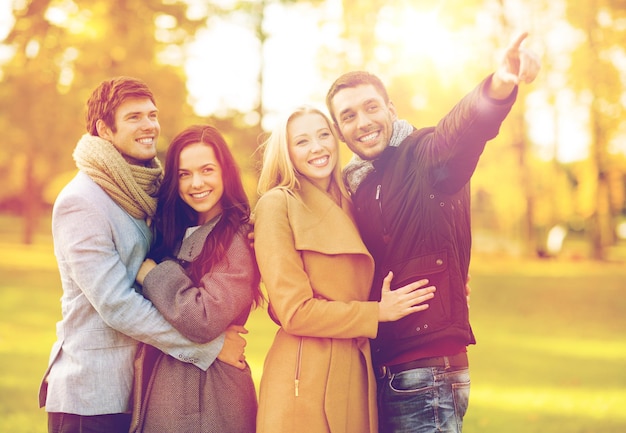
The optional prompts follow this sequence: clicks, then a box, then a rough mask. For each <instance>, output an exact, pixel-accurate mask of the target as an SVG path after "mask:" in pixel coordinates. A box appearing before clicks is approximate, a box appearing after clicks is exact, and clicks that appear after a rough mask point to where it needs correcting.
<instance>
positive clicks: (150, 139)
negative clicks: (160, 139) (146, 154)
mask: <svg viewBox="0 0 626 433" xmlns="http://www.w3.org/2000/svg"><path fill="white" fill-rule="evenodd" d="M137 141H138V142H140V143H141V144H151V143H152V142H153V141H154V139H153V138H140V139H138V140H137Z"/></svg>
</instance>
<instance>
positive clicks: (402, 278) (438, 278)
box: [381, 250, 451, 339]
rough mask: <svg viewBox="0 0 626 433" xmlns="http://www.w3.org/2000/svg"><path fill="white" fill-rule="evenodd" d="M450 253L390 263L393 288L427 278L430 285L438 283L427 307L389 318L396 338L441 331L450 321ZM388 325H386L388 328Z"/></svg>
mask: <svg viewBox="0 0 626 433" xmlns="http://www.w3.org/2000/svg"><path fill="white" fill-rule="evenodd" d="M447 269H448V254H447V252H446V251H445V250H442V251H438V252H436V253H433V254H427V255H423V256H418V257H412V258H410V259H408V260H405V261H402V262H400V263H397V264H394V265H392V266H391V270H392V271H393V274H394V278H393V281H392V286H391V290H395V289H398V288H400V287H402V286H405V285H407V284H409V283H412V282H414V281H419V280H422V279H427V280H428V286H435V287H436V288H437V291H436V292H435V296H434V297H433V298H432V299H430V300H429V301H427V302H426V303H427V304H428V308H427V309H426V310H424V311H419V312H417V313H413V314H410V315H409V316H406V317H403V318H402V319H400V320H398V321H396V322H390V323H388V324H381V325H388V327H389V328H390V329H389V330H386V331H385V333H387V332H390V333H391V335H389V336H390V337H392V338H393V339H402V338H412V337H415V336H423V335H427V334H431V333H433V332H436V331H440V330H441V329H443V328H445V327H446V326H448V325H449V324H450V311H451V308H450V278H449V275H448V272H447ZM385 327H387V326H384V327H383V328H385Z"/></svg>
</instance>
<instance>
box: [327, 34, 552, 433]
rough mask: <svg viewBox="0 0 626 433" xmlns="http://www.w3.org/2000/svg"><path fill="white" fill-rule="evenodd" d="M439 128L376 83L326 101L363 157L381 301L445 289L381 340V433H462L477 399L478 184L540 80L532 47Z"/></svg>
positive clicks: (359, 180) (376, 345)
mask: <svg viewBox="0 0 626 433" xmlns="http://www.w3.org/2000/svg"><path fill="white" fill-rule="evenodd" d="M526 36H527V34H526V33H523V34H521V35H520V36H519V37H517V39H516V40H515V41H514V42H513V43H512V44H511V45H510V46H509V47H508V48H507V50H506V54H505V56H504V58H503V61H502V62H501V65H500V66H499V68H498V69H497V70H496V72H495V73H493V74H491V75H490V76H488V77H487V78H486V79H485V80H484V81H483V82H481V83H480V84H479V85H478V87H476V88H475V89H474V90H473V91H472V92H470V93H469V94H468V95H467V96H465V97H464V98H463V99H462V100H461V101H460V102H459V103H458V104H457V105H456V106H455V107H454V108H453V109H452V110H451V111H450V112H449V113H448V114H447V115H446V116H445V117H444V118H443V119H442V120H441V121H440V122H439V123H438V124H437V126H435V127H430V128H422V129H416V128H414V127H413V126H412V125H410V124H409V123H408V122H406V121H404V120H399V119H398V117H397V114H396V110H395V107H394V105H393V103H392V102H391V101H390V100H389V96H388V94H387V91H386V89H385V87H384V85H383V84H382V82H381V81H380V79H378V78H377V77H376V76H374V75H372V74H369V73H367V72H362V71H357V72H350V73H347V74H344V75H342V76H341V77H339V78H338V79H337V80H336V81H335V82H334V83H333V85H332V86H331V88H330V90H329V92H328V95H327V97H326V104H327V106H328V110H329V112H330V114H331V116H332V118H333V121H334V122H335V128H336V130H337V133H338V134H339V137H340V138H341V139H342V140H343V141H344V142H345V143H346V144H347V145H348V147H349V148H350V149H351V150H352V151H353V152H354V153H355V156H354V158H353V159H352V160H351V161H350V163H349V164H348V165H347V166H346V167H345V169H344V179H345V181H346V184H347V186H348V188H349V190H350V192H351V194H352V197H353V200H354V205H355V210H356V212H355V215H356V219H357V224H358V226H359V230H360V232H361V236H362V237H363V240H364V241H365V244H366V245H367V247H368V249H369V250H370V252H371V253H372V255H373V257H374V260H375V263H376V275H375V278H374V283H373V284H372V291H371V296H370V297H371V299H372V300H379V299H380V287H381V286H382V279H383V278H384V276H385V275H386V274H387V272H388V271H390V270H391V271H392V272H393V274H394V281H393V284H394V287H400V286H402V285H404V284H406V283H408V282H410V281H416V280H419V279H422V278H427V279H428V280H429V281H430V284H432V285H434V286H436V287H437V293H436V295H435V298H433V300H432V301H431V302H430V303H429V308H428V309H427V310H425V311H423V312H420V313H415V314H412V315H410V316H407V317H405V318H403V319H401V320H399V321H397V322H389V323H384V324H380V327H379V331H378V336H377V337H376V339H375V340H374V341H373V344H372V350H373V358H374V363H375V365H376V367H377V373H378V375H379V383H378V387H379V391H378V392H379V419H380V431H381V432H385V433H387V432H401V431H402V432H405V431H411V432H431V431H432V432H455V433H456V432H460V431H461V430H462V423H463V416H464V415H465V411H466V409H467V404H468V398H469V384H470V379H469V368H468V361H467V349H466V347H467V345H469V344H474V343H475V340H474V335H473V333H472V329H471V327H470V323H469V315H468V307H467V300H466V284H467V276H468V269H469V261H470V247H471V232H470V192H469V181H470V178H471V176H472V174H473V172H474V170H475V168H476V164H477V163H478V159H479V157H480V154H481V153H482V151H483V149H484V147H485V144H486V142H487V141H489V140H491V139H492V138H494V137H495V136H496V135H497V134H498V131H499V128H500V125H501V123H502V121H503V120H504V119H505V117H506V116H507V114H508V113H509V111H510V109H511V107H512V105H513V103H514V102H515V99H516V96H517V86H518V84H519V83H520V82H522V81H523V82H527V83H529V82H531V81H533V80H534V79H535V77H536V76H537V74H538V72H539V68H540V64H539V60H538V59H537V57H536V56H535V55H534V54H533V53H531V52H529V51H527V50H525V49H523V48H521V44H522V42H523V41H524V39H525V38H526Z"/></svg>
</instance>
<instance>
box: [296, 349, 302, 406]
mask: <svg viewBox="0 0 626 433" xmlns="http://www.w3.org/2000/svg"><path fill="white" fill-rule="evenodd" d="M301 363H302V337H300V342H299V343H298V353H297V354H296V377H295V388H296V397H298V395H299V389H298V387H299V386H300V369H301Z"/></svg>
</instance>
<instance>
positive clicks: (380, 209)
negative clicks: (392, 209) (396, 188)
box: [375, 183, 389, 243]
mask: <svg viewBox="0 0 626 433" xmlns="http://www.w3.org/2000/svg"><path fill="white" fill-rule="evenodd" d="M382 188H383V185H382V184H380V183H379V184H378V185H376V197H375V198H376V203H378V212H379V213H380V225H381V226H382V229H383V240H384V242H385V243H387V242H389V235H388V234H387V225H386V224H385V221H384V219H383V200H382V197H381V189H382Z"/></svg>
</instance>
